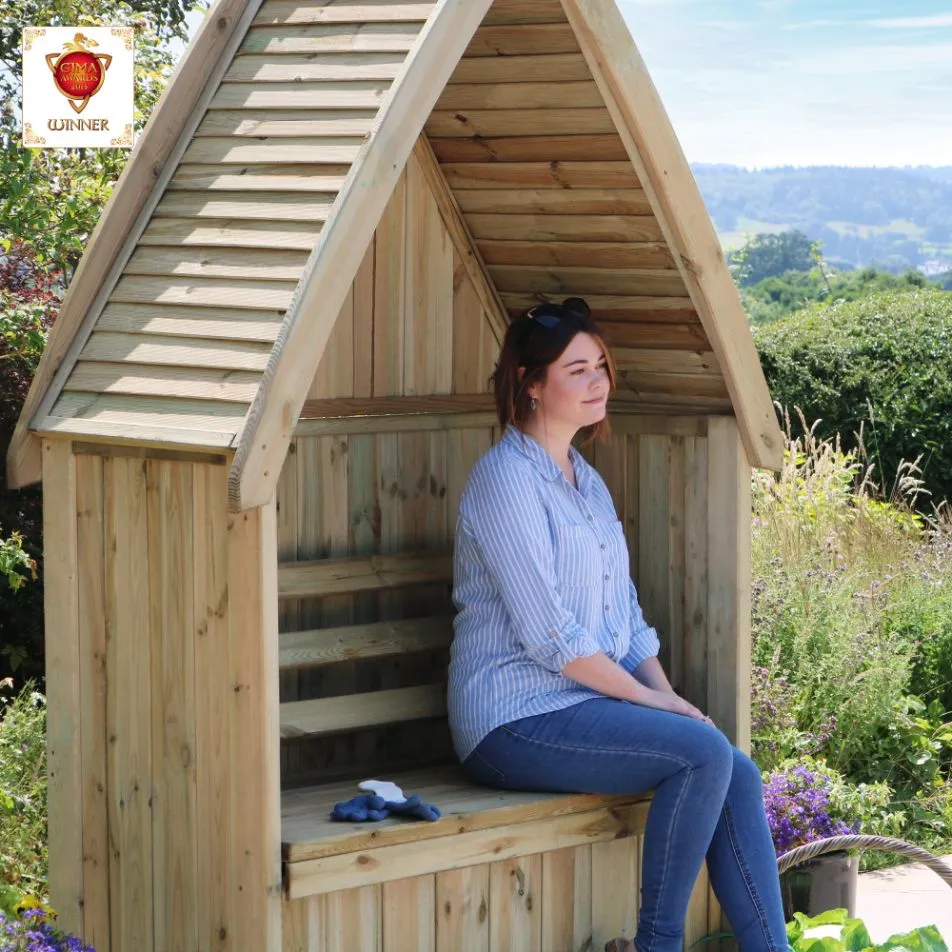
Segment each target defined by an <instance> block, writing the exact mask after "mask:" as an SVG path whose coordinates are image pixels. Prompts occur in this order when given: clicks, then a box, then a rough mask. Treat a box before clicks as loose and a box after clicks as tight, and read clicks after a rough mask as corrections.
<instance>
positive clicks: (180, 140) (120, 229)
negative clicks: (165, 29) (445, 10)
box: [7, 0, 260, 488]
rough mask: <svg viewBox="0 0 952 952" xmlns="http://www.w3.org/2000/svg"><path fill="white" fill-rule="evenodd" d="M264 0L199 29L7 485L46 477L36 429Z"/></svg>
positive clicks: (74, 307) (84, 284) (100, 249)
mask: <svg viewBox="0 0 952 952" xmlns="http://www.w3.org/2000/svg"><path fill="white" fill-rule="evenodd" d="M259 4H260V0H217V2H216V3H215V4H214V5H213V6H212V8H211V9H210V10H209V12H208V13H207V14H206V16H205V18H204V19H203V20H202V22H201V23H200V24H199V26H198V31H197V33H196V35H195V37H194V38H193V40H192V42H191V43H189V45H188V48H187V49H186V50H185V54H184V55H183V57H182V59H181V61H180V62H179V64H178V66H177V67H176V69H175V71H174V72H173V74H172V77H171V79H170V80H169V82H168V84H167V85H166V87H165V89H164V90H163V92H162V95H161V96H160V97H159V101H158V103H157V104H156V107H155V109H154V110H153V113H152V117H151V119H150V120H149V122H148V124H147V127H146V129H145V130H144V132H143V134H142V135H141V136H140V137H139V140H138V142H137V143H136V144H135V146H134V148H133V150H132V152H131V154H130V156H129V159H128V161H127V162H126V164H125V167H124V168H123V171H122V174H121V175H120V177H119V181H118V183H117V184H116V187H115V188H114V189H113V191H112V194H111V195H110V197H109V200H108V201H107V203H106V207H105V209H104V210H103V213H102V215H100V217H99V220H98V222H97V223H96V227H95V229H94V230H93V234H92V237H91V238H90V240H89V241H88V242H87V248H86V251H85V253H84V254H83V256H82V258H81V260H80V263H79V266H78V268H77V269H76V273H75V275H73V279H72V281H71V282H70V286H69V290H68V291H67V294H66V297H65V299H64V301H63V303H62V305H61V307H60V309H59V313H58V316H57V319H56V324H55V326H54V328H53V330H52V331H51V332H50V338H49V342H48V343H47V346H46V349H45V351H44V353H43V357H42V359H41V360H40V365H39V367H38V368H37V371H36V374H35V375H34V378H33V382H32V384H31V385H30V392H29V394H28V395H27V399H26V402H25V404H24V407H23V410H22V411H21V413H20V418H19V420H18V421H17V426H16V429H15V431H14V434H13V437H12V439H11V441H10V446H9V448H8V451H7V482H8V484H9V485H10V486H11V487H13V488H16V487H20V486H25V485H27V484H29V483H32V482H36V481H37V480H38V479H39V478H40V445H39V441H38V440H36V439H35V438H34V437H31V436H30V432H29V430H30V426H31V424H32V422H33V421H34V420H36V419H42V418H43V417H45V416H47V415H48V413H49V410H50V408H51V407H52V405H53V404H54V403H55V401H56V398H57V396H58V394H59V391H60V390H61V388H62V385H63V384H64V383H65V382H66V376H67V375H68V373H69V370H70V368H71V365H72V363H73V361H74V360H75V359H77V358H78V356H79V353H80V351H81V350H82V347H83V345H84V343H85V338H86V335H87V334H88V333H89V332H90V331H91V330H92V328H93V326H94V325H95V321H96V318H97V317H98V315H99V313H100V311H101V310H102V307H103V305H104V304H105V302H106V299H107V297H108V294H109V291H110V290H111V288H112V286H113V285H114V284H115V282H116V280H117V279H118V277H119V275H120V274H121V273H122V269H123V267H124V265H125V263H126V260H127V259H128V256H129V255H130V254H131V252H132V251H133V249H134V247H135V243H136V238H137V236H138V235H139V234H141V232H142V230H143V228H144V227H145V225H146V223H147V222H148V220H149V217H150V215H151V212H152V209H153V208H154V206H155V204H156V202H157V201H158V199H159V198H160V197H161V195H162V191H163V189H164V187H165V184H166V182H167V181H168V179H169V178H170V177H171V175H172V173H173V171H174V170H175V167H176V166H177V165H178V162H179V160H180V158H181V154H182V151H183V150H184V148H185V146H186V144H187V142H188V139H189V137H190V133H191V131H192V130H193V129H194V128H195V127H196V126H197V125H198V123H199V121H200V120H201V116H202V114H203V113H204V111H205V108H206V106H207V103H208V101H209V99H210V98H211V96H212V93H213V92H214V90H215V89H216V88H217V86H218V84H219V80H220V78H221V75H222V74H223V73H224V71H225V69H226V68H227V65H228V62H229V61H230V60H231V57H232V55H233V53H234V51H235V50H236V49H237V48H238V45H239V44H240V41H241V37H242V36H243V35H244V32H245V30H246V29H247V26H248V24H249V22H250V21H251V20H252V19H253V17H254V15H255V13H256V12H257V9H258V6H259Z"/></svg>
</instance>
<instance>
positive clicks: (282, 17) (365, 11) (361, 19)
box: [252, 0, 436, 29]
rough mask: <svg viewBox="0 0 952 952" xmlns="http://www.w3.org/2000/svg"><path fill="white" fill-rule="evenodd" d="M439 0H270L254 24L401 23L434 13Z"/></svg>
mask: <svg viewBox="0 0 952 952" xmlns="http://www.w3.org/2000/svg"><path fill="white" fill-rule="evenodd" d="M435 6H436V3H435V0H407V2H404V3H394V2H392V0H353V2H341V0H330V2H324V3H320V4H313V3H306V2H305V3H302V2H301V0H268V3H267V4H266V5H265V6H263V7H262V8H261V10H260V11H259V12H258V14H257V16H256V17H255V19H254V20H253V21H252V22H253V25H254V26H260V25H263V24H265V25H266V24H287V25H292V24H311V23H346V24H347V25H348V27H349V28H350V29H353V27H354V25H355V24H359V23H385V24H387V25H390V24H399V23H405V22H411V23H413V22H422V21H424V20H426V18H427V17H428V16H429V15H430V13H432V11H433V8H434V7H435Z"/></svg>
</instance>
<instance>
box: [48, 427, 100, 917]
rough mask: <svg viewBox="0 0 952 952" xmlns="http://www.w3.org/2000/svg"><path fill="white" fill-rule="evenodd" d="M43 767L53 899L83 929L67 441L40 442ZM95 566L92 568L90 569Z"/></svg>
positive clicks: (74, 574) (72, 502) (72, 478)
mask: <svg viewBox="0 0 952 952" xmlns="http://www.w3.org/2000/svg"><path fill="white" fill-rule="evenodd" d="M42 458H43V498H44V506H43V536H44V539H45V553H44V554H45V564H44V575H45V579H44V583H45V592H44V599H45V605H44V608H45V613H46V691H47V695H48V697H49V708H48V712H47V729H46V730H47V735H46V736H47V771H48V782H49V793H48V797H49V800H48V813H49V837H50V843H49V864H50V896H51V899H52V901H53V903H54V905H55V908H56V910H57V912H58V914H59V920H60V923H61V925H62V927H63V928H64V929H67V930H69V931H71V932H76V933H81V932H82V931H83V926H84V923H83V902H84V895H83V805H82V799H81V798H78V797H77V796H76V791H77V790H81V789H82V745H81V739H80V731H79V724H80V715H81V712H82V701H81V697H80V681H79V676H78V672H79V666H80V641H79V605H78V601H79V591H78V583H79V573H80V570H81V568H82V567H81V566H80V564H79V561H78V554H77V538H76V462H75V459H74V457H73V455H72V453H71V452H70V447H69V444H68V443H62V442H56V441H49V442H44V444H43V457H42ZM91 571H95V566H93V567H92V568H91Z"/></svg>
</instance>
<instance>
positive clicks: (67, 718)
mask: <svg viewBox="0 0 952 952" xmlns="http://www.w3.org/2000/svg"><path fill="white" fill-rule="evenodd" d="M107 452H111V451H107ZM43 476H44V494H45V501H46V523H45V530H46V546H47V549H46V551H47V571H46V597H47V605H48V608H49V610H50V614H49V615H48V623H47V658H48V664H49V683H48V690H49V693H50V710H49V719H50V833H51V852H50V876H51V892H52V901H53V904H54V906H55V908H57V910H58V911H59V913H60V918H61V921H62V924H63V926H65V927H66V928H68V929H69V930H71V931H75V932H77V933H79V934H81V935H82V936H83V937H84V938H85V940H86V942H88V943H90V944H92V945H94V947H95V948H96V949H97V952H122V950H126V949H136V950H138V952H173V950H182V952H193V950H201V952H205V950H219V952H226V950H235V952H237V950H242V949H247V948H252V947H253V948H258V949H277V948H279V947H280V920H281V909H280V877H281V868H280V861H281V856H280V790H279V783H278V739H277V738H278V727H277V702H278V697H277V645H276V643H277V617H276V616H277V611H276V606H275V605H274V599H273V598H265V597H263V596H262V592H263V591H273V590H274V586H275V572H276V565H275V560H274V551H275V547H276V544H277V542H276V532H275V525H274V508H273V506H272V507H269V508H267V509H261V510H254V511H251V512H248V513H242V514H240V515H238V516H230V515H229V514H228V513H227V491H226V489H227V486H226V477H227V469H226V467H225V465H224V464H221V465H215V464H211V463H198V462H196V463H192V462H179V461H176V462H172V461H164V460H163V461H160V460H156V459H142V458H135V457H132V456H122V455H117V456H113V455H99V454H98V453H95V452H91V453H80V454H77V455H74V453H73V451H72V448H71V445H70V444H69V443H67V442H47V443H46V444H45V445H44V473H43Z"/></svg>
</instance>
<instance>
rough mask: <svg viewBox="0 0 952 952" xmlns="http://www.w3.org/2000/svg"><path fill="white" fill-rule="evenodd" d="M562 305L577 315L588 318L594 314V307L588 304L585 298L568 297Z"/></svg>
mask: <svg viewBox="0 0 952 952" xmlns="http://www.w3.org/2000/svg"><path fill="white" fill-rule="evenodd" d="M562 307H564V308H565V309H566V310H567V311H568V312H569V313H570V314H573V315H574V316H576V317H581V318H583V319H586V318H589V317H591V316H592V309H591V308H590V307H589V306H588V304H586V303H585V299H584V298H580V297H570V298H566V299H565V300H564V301H563V302H562Z"/></svg>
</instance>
